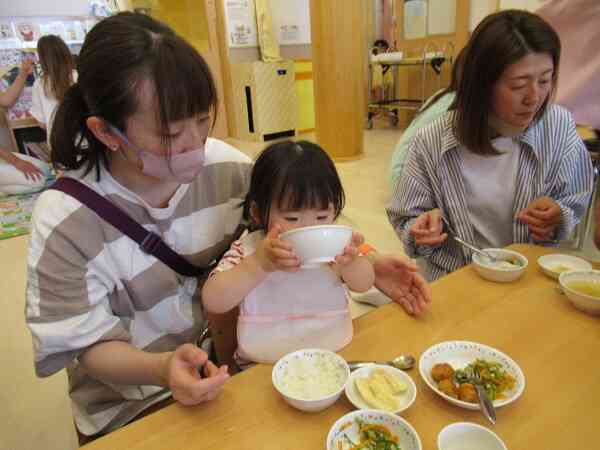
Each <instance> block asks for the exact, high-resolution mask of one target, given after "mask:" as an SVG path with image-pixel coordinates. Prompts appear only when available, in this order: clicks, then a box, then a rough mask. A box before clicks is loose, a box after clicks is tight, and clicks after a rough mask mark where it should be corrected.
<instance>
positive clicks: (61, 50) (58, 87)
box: [37, 35, 75, 102]
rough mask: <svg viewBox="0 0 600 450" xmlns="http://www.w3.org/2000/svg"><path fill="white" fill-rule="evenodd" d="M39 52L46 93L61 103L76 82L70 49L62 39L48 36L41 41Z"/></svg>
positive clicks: (38, 45)
mask: <svg viewBox="0 0 600 450" xmlns="http://www.w3.org/2000/svg"><path fill="white" fill-rule="evenodd" d="M37 52H38V56H39V58H40V65H41V66H42V72H43V75H42V80H43V87H44V93H45V94H46V95H47V96H49V97H54V98H55V99H56V100H58V101H59V102H61V101H62V100H63V99H64V98H65V94H66V92H67V89H69V87H70V86H71V85H72V84H73V82H74V81H75V80H74V79H73V69H75V64H74V62H73V58H72V56H71V52H70V51H69V47H67V44H65V42H64V41H63V40H62V39H61V38H60V37H58V36H54V35H48V36H42V37H41V38H40V39H39V41H38V43H37Z"/></svg>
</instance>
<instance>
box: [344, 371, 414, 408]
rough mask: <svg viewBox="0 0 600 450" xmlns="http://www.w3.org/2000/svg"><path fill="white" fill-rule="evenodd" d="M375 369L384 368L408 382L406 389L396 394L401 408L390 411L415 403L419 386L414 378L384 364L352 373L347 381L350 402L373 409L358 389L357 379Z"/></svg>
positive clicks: (359, 406)
mask: <svg viewBox="0 0 600 450" xmlns="http://www.w3.org/2000/svg"><path fill="white" fill-rule="evenodd" d="M375 369H383V370H385V371H386V372H388V373H390V374H392V375H395V376H396V377H398V378H399V379H400V381H402V382H403V383H404V384H406V391H404V392H403V393H401V394H398V395H395V396H394V397H395V398H396V399H397V400H398V405H399V408H398V409H397V410H395V411H388V412H391V413H394V414H398V413H400V412H402V411H404V410H405V409H407V408H408V407H410V405H412V404H413V403H414V401H415V398H416V397H417V387H416V386H415V382H414V381H413V380H412V378H411V377H409V376H408V375H407V374H406V373H404V372H403V371H401V370H400V369H396V368H395V367H391V366H386V365H383V364H371V365H369V366H366V367H362V368H360V369H358V370H355V371H354V372H351V373H350V377H349V378H348V380H347V381H346V397H348V400H350V403H352V404H353V405H354V406H356V407H357V408H358V409H373V406H370V405H369V404H367V402H365V401H364V400H363V398H362V396H361V395H360V393H359V392H358V389H356V384H355V381H356V380H357V379H358V378H367V377H368V376H369V375H371V372H373V370H375Z"/></svg>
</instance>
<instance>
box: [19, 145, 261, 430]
mask: <svg viewBox="0 0 600 450" xmlns="http://www.w3.org/2000/svg"><path fill="white" fill-rule="evenodd" d="M250 170H251V161H250V160H249V159H248V158H247V157H246V156H245V155H243V154H241V153H240V152H238V151H237V150H235V149H234V148H233V147H231V146H229V145H228V144H226V143H224V142H221V141H218V140H215V139H209V140H208V141H207V144H206V164H205V167H204V168H203V171H202V172H201V174H200V175H199V176H198V177H197V178H196V180H195V181H194V182H192V183H191V184H187V185H182V186H180V187H179V189H178V190H177V191H176V192H175V194H174V195H173V197H172V199H171V200H170V201H169V204H168V205H167V207H165V208H152V207H150V206H149V205H148V204H146V203H145V202H144V200H142V199H141V198H140V197H139V196H137V195H136V194H135V193H133V192H131V191H129V190H127V189H126V188H125V187H123V186H122V185H120V184H119V183H118V182H117V181H116V180H115V179H114V178H113V177H112V176H111V175H110V174H109V173H108V172H107V171H106V170H102V172H101V178H100V181H97V180H96V177H95V171H92V172H91V173H90V174H88V175H87V176H86V177H84V178H82V179H81V181H83V182H84V183H86V184H87V185H88V186H89V187H91V188H93V189H94V190H96V191H97V192H99V193H100V194H102V195H104V196H105V197H106V198H107V199H109V200H110V201H112V202H113V203H114V204H116V205H117V206H119V207H120V208H121V209H123V210H124V211H126V212H127V213H128V214H129V215H130V216H131V217H132V218H133V219H135V220H136V221H137V222H138V223H140V224H141V225H142V226H144V228H146V229H147V230H149V231H154V232H155V233H157V234H159V235H160V236H161V237H162V239H163V240H164V241H165V242H166V243H167V244H168V245H169V246H171V248H173V249H174V250H175V251H176V252H178V253H180V254H181V255H183V256H185V257H186V258H187V259H188V260H189V261H190V262H192V263H193V264H196V265H199V266H208V265H209V264H210V263H211V262H212V261H213V260H214V259H215V258H216V257H218V256H219V255H220V254H222V253H223V252H224V251H225V250H227V249H228V248H229V245H230V244H231V242H232V240H233V237H234V235H235V232H236V229H237V228H238V226H239V224H240V221H241V214H242V210H241V208H240V207H239V205H240V203H241V201H242V199H243V198H244V196H245V193H246V191H247V188H248V184H249V178H250ZM67 175H68V176H71V177H76V178H80V174H77V173H69V174H67ZM197 288H198V280H197V279H196V278H188V277H182V276H180V275H178V274H176V273H175V272H174V271H173V270H172V269H170V268H169V267H167V266H165V265H164V264H163V263H162V262H160V261H158V260H157V259H156V258H154V257H153V256H151V255H148V254H146V253H144V252H143V251H142V250H141V249H140V248H139V247H138V245H137V244H136V243H135V242H134V241H133V240H131V239H130V238H129V237H127V236H125V235H123V234H122V233H121V232H120V231H119V230H117V229H115V228H113V227H112V226H111V225H110V224H108V223H107V222H105V221H104V220H102V219H100V218H99V217H98V216H97V215H96V214H95V213H94V212H93V211H91V210H90V209H88V208H87V207H85V206H83V205H82V204H81V203H79V202H78V201H77V200H75V199H74V198H72V197H70V196H68V195H66V194H64V193H62V192H59V191H54V190H49V191H46V192H44V193H43V194H42V195H41V196H40V198H39V200H38V202H37V203H36V206H35V210H34V213H33V227H32V233H31V242H30V248H29V258H28V284H27V307H26V319H27V324H28V326H29V328H30V330H31V334H32V337H33V344H34V352H35V369H36V372H37V374H38V376H48V375H51V374H53V373H55V372H57V371H59V370H61V369H63V368H67V371H68V375H69V392H70V396H71V400H72V405H73V411H74V415H75V420H76V423H77V426H78V428H79V430H80V431H81V432H82V433H83V434H86V435H92V434H96V433H98V432H100V431H103V432H106V431H111V430H113V429H115V428H118V427H119V426H122V425H123V424H125V423H127V422H128V421H130V420H131V419H132V418H134V417H135V416H136V415H137V414H139V413H140V412H141V411H142V410H144V409H145V408H147V407H148V406H150V405H151V404H153V403H155V402H157V401H159V400H161V399H163V398H165V397H166V396H168V395H169V392H168V391H166V390H165V389H163V388H161V387H158V386H117V385H109V384H106V383H103V382H101V381H98V380H95V379H93V378H91V377H90V376H89V375H87V373H86V372H85V371H84V370H83V369H82V368H81V367H80V366H79V364H78V362H77V356H78V355H80V354H81V353H82V352H83V351H85V350H86V349H87V348H88V347H90V346H91V345H93V344H96V343H98V342H101V341H110V340H121V341H126V342H129V343H131V344H132V345H134V346H135V347H137V348H139V349H143V350H145V351H149V352H163V351H168V350H173V349H175V348H176V347H177V346H179V345H181V344H183V343H186V342H193V341H195V339H196V337H197V336H198V334H199V333H200V332H201V331H202V329H203V327H204V326H205V321H204V319H203V313H202V310H201V306H200V301H199V299H198V298H195V295H196V292H197Z"/></svg>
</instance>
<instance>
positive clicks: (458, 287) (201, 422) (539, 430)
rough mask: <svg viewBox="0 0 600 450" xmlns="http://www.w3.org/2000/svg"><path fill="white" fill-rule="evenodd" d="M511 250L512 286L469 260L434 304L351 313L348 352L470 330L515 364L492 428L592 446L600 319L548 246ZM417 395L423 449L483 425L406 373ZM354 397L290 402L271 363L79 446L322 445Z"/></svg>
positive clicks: (373, 352)
mask: <svg viewBox="0 0 600 450" xmlns="http://www.w3.org/2000/svg"><path fill="white" fill-rule="evenodd" d="M512 248H514V249H516V250H517V251H520V252H521V253H523V254H524V255H526V256H527V257H528V258H529V267H528V269H527V273H526V274H525V276H524V277H523V278H522V279H521V280H519V281H518V282H515V283H511V284H495V283H491V282H488V281H485V280H482V279H481V278H479V277H478V275H477V274H476V273H475V272H474V270H473V269H472V268H471V267H466V268H464V269H462V270H459V271H457V272H455V273H453V274H451V275H450V276H448V277H445V278H443V279H441V280H439V281H437V282H435V283H434V284H433V285H432V289H433V293H434V305H433V310H432V311H431V312H430V313H428V314H427V315H426V316H425V317H423V318H420V319H413V318H411V317H408V316H407V315H406V314H404V313H403V312H402V310H401V309H400V308H399V307H398V306H397V305H386V306H384V307H381V308H379V309H377V310H375V311H373V312H372V313H369V314H367V315H365V316H363V317H361V318H359V319H357V320H356V321H355V336H354V339H353V341H352V343H351V344H350V345H349V346H348V347H347V348H345V349H344V350H343V351H342V352H341V354H342V355H343V356H344V357H345V358H347V359H363V360H364V359H378V360H386V359H390V358H392V357H393V356H395V355H397V354H400V353H412V354H413V355H415V356H417V357H418V356H419V355H421V353H422V352H423V351H425V350H426V349H427V348H428V347H429V346H431V345H433V344H436V343H438V342H441V341H446V340H454V339H457V340H458V339H460V340H472V341H476V342H480V343H484V344H487V345H490V346H492V347H495V348H498V349H499V350H501V351H503V352H505V353H507V354H508V355H509V356H511V357H512V358H513V359H514V360H515V361H517V362H518V364H519V365H520V366H521V368H522V369H523V372H524V374H525V378H526V387H525V392H524V393H523V395H522V396H521V398H519V399H518V400H517V401H516V402H514V403H512V404H510V405H508V406H505V407H503V408H500V409H499V410H498V411H497V414H498V424H497V425H496V426H495V427H494V430H495V431H496V432H497V433H498V434H499V436H500V437H501V438H502V439H503V440H504V441H505V443H506V445H507V447H508V448H509V449H527V450H537V449H539V450H550V449H557V450H570V449H573V450H575V449H577V450H582V449H592V448H599V447H598V446H599V445H600V444H598V436H599V435H598V428H599V426H600V356H599V355H598V352H599V351H600V319H599V318H596V317H592V316H588V315H585V314H583V313H581V312H579V311H578V310H575V309H574V308H573V307H572V306H571V304H570V303H569V302H568V300H567V298H566V297H565V296H563V295H561V294H559V292H558V290H557V289H556V287H557V283H556V282H555V281H553V280H550V279H549V278H546V277H545V276H544V275H543V274H542V273H541V271H540V269H539V267H538V265H537V263H536V260H537V257H538V256H540V255H542V254H546V253H552V252H553V250H551V249H544V248H540V247H534V246H528V245H515V246H513V247H512ZM409 374H410V375H411V377H412V378H413V380H414V381H415V383H416V385H417V390H418V393H417V399H416V401H415V403H414V404H413V405H412V406H411V407H410V408H409V409H408V410H407V411H405V412H403V413H402V417H404V418H405V419H406V420H408V421H409V422H410V423H411V424H412V425H413V426H414V427H415V429H416V430H417V432H418V433H419V435H420V437H421V440H422V442H423V448H424V449H426V450H435V449H437V444H436V442H437V435H438V433H439V432H440V430H441V429H442V428H443V427H444V426H446V425H448V424H450V423H453V422H460V421H469V422H477V423H479V424H482V425H484V426H488V424H487V423H486V421H485V419H484V418H483V416H482V415H481V413H480V412H479V411H467V410H464V409H461V408H458V407H456V406H452V405H450V404H448V403H446V401H444V400H443V399H442V398H440V397H438V396H437V395H436V394H435V393H433V392H432V391H431V390H430V389H429V387H427V385H426V384H425V382H423V381H422V380H421V377H420V376H419V373H418V369H417V368H415V369H413V370H412V371H410V372H409ZM351 410H352V406H351V404H350V403H349V402H348V400H347V399H346V398H345V397H344V396H343V395H342V397H341V398H340V400H339V401H338V402H337V403H336V404H335V405H333V406H332V407H331V408H329V409H327V410H326V411H324V412H321V413H316V414H308V413H302V412H300V411H297V410H295V409H293V408H292V407H290V406H288V404H287V403H285V401H284V400H283V399H282V398H281V397H280V396H279V395H278V393H277V392H276V391H275V390H274V388H273V386H272V384H271V366H266V365H260V366H257V367H255V368H253V369H250V370H248V371H246V372H244V373H242V374H240V375H236V376H235V377H233V378H232V379H231V380H230V381H228V383H227V384H226V387H225V388H224V392H223V393H222V394H221V396H220V397H219V398H218V399H217V400H215V401H213V402H211V403H208V404H204V405H200V406H196V407H187V408H186V407H182V406H179V405H172V406H170V407H168V408H166V409H164V410H162V411H159V412H157V413H154V414H152V415H150V416H147V417H146V418H144V419H141V420H139V421H137V422H134V423H133V424H131V425H129V426H127V427H125V428H123V429H121V430H119V431H116V432H114V433H112V434H110V435H108V436H106V437H104V438H102V439H99V440H97V441H95V442H93V443H91V444H89V446H87V447H86V448H89V449H90V450H93V449H107V450H108V449H110V450H116V449H130V450H134V449H140V450H141V449H144V450H155V449H156V450H158V449H161V450H165V449H177V450H185V449H222V450H225V449H232V450H233V449H235V450H246V449H247V450H263V449H264V450H266V449H273V450H275V449H277V450H283V449H289V450H292V449H293V450H299V449H323V448H325V439H326V437H327V433H328V431H329V428H330V427H331V426H332V425H333V423H334V422H335V421H336V420H337V419H338V418H340V417H341V416H342V415H344V414H345V413H347V412H349V411H351Z"/></svg>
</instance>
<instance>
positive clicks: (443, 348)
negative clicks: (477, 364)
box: [419, 341, 525, 410]
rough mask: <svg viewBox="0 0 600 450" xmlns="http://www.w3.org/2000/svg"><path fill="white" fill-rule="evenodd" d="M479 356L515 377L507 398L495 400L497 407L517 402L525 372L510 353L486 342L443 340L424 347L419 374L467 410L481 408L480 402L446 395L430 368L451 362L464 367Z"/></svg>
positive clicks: (448, 399) (458, 367) (431, 385)
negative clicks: (499, 365)
mask: <svg viewBox="0 0 600 450" xmlns="http://www.w3.org/2000/svg"><path fill="white" fill-rule="evenodd" d="M476 359H484V360H486V361H490V362H499V363H500V364H502V368H503V369H504V370H506V371H507V372H508V373H509V374H510V375H512V376H513V378H514V379H515V386H514V388H513V389H512V390H510V391H508V392H506V393H505V394H504V395H505V398H503V399H501V400H494V407H496V408H499V407H501V406H504V405H508V404H509V403H512V402H514V401H515V400H516V399H517V398H519V397H520V396H521V394H522V393H523V391H524V390H525V375H523V371H522V370H521V368H520V367H519V365H518V364H517V363H516V362H515V361H513V360H512V359H511V358H510V357H509V356H507V355H505V354H504V353H502V352H501V351H500V350H496V349H495V348H493V347H488V346H487V345H483V344H478V343H477V342H469V341H448V342H441V343H439V344H436V345H434V346H432V347H429V348H428V349H427V350H425V351H424V352H423V353H422V354H421V357H420V358H419V373H420V375H421V378H423V381H425V383H427V385H428V386H429V387H430V388H431V389H432V390H433V392H435V393H436V394H438V395H439V396H440V397H442V398H443V399H445V400H446V401H448V402H449V403H452V404H453V405H456V406H460V407H461V408H465V409H473V410H477V409H480V407H479V403H469V402H464V401H462V400H459V399H457V398H454V397H450V396H449V395H446V394H444V393H443V392H442V391H440V390H439V389H438V386H437V383H436V382H435V381H434V380H433V378H432V377H431V369H432V368H433V366H435V365H436V364H440V363H448V364H450V365H451V366H452V368H453V369H454V370H456V369H463V368H465V367H466V366H467V365H468V364H470V363H472V362H474V361H475V360H476Z"/></svg>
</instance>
